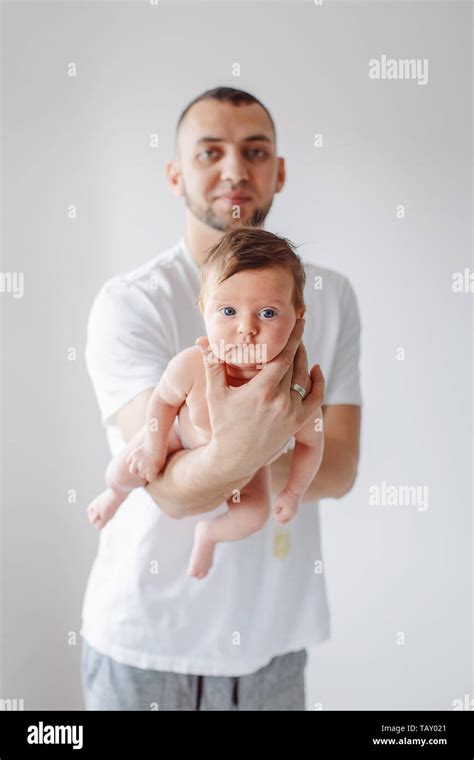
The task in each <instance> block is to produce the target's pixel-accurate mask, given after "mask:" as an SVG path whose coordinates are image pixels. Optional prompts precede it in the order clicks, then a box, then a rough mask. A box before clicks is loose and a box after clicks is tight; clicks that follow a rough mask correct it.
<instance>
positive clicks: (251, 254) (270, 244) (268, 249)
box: [199, 227, 306, 311]
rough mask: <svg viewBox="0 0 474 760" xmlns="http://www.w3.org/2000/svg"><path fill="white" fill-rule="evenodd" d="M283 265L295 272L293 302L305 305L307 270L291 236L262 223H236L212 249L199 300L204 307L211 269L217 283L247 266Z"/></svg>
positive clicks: (202, 274) (201, 275) (201, 276)
mask: <svg viewBox="0 0 474 760" xmlns="http://www.w3.org/2000/svg"><path fill="white" fill-rule="evenodd" d="M275 267H281V268H282V269H285V270H286V271H287V272H290V274H292V275H293V280H294V287H293V296H292V302H293V306H294V308H295V311H298V310H300V309H302V308H304V307H305V302H304V286H305V282H306V273H305V270H304V265H303V262H302V260H301V258H300V256H298V254H297V253H296V251H295V246H294V245H293V243H292V242H291V241H290V240H288V239H287V238H284V237H280V236H279V235H275V234H273V232H268V231H267V230H263V229H261V228H259V227H235V228H233V229H231V230H229V231H228V232H226V233H225V234H224V235H223V236H222V237H221V239H220V240H219V242H218V243H216V245H214V246H212V248H210V249H209V253H208V255H207V257H206V259H205V260H204V262H203V263H202V265H201V267H200V270H199V286H200V295H199V302H200V304H201V308H202V310H204V303H205V296H206V284H207V282H208V278H209V274H210V273H211V271H212V272H213V273H214V274H215V276H216V280H217V283H221V282H224V281H225V280H228V279H229V277H232V275H234V274H237V272H243V271H245V270H247V269H273V268H275Z"/></svg>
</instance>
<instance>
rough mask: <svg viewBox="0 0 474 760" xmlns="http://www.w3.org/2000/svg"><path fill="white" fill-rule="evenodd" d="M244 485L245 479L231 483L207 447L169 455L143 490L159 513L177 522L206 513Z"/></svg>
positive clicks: (227, 470) (232, 479)
mask: <svg viewBox="0 0 474 760" xmlns="http://www.w3.org/2000/svg"><path fill="white" fill-rule="evenodd" d="M248 481H249V478H248V477H246V478H244V479H242V478H240V479H235V477H234V476H233V474H232V471H231V468H229V467H224V466H223V463H222V461H219V460H218V458H217V456H216V453H215V451H214V449H213V448H212V446H210V445H207V446H200V447H198V448H196V449H185V450H182V451H177V452H176V453H174V454H172V455H171V456H170V457H169V458H168V460H167V462H166V466H165V468H164V470H163V471H162V472H161V473H160V474H159V475H158V477H157V478H156V479H155V480H154V481H153V482H152V483H149V484H148V485H147V486H146V490H147V491H148V493H149V494H150V496H152V498H153V499H154V500H155V501H156V503H157V504H158V506H159V507H160V509H162V510H163V512H165V513H166V514H167V515H168V516H169V517H173V518H176V519H179V518H181V517H190V516H192V515H197V514H200V513H202V512H210V511H211V510H213V509H215V508H216V507H218V506H219V505H220V504H222V503H223V502H224V501H226V499H228V498H229V497H230V496H232V494H233V492H234V491H235V490H239V491H240V490H241V489H242V488H243V487H244V485H245V484H246V483H248Z"/></svg>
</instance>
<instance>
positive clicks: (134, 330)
mask: <svg viewBox="0 0 474 760" xmlns="http://www.w3.org/2000/svg"><path fill="white" fill-rule="evenodd" d="M168 333H169V330H168ZM172 356H173V351H172V349H171V346H170V342H169V339H168V338H167V331H166V330H165V327H164V325H163V324H162V321H161V318H160V315H159V312H158V311H157V309H156V307H155V306H154V305H153V304H152V303H151V301H150V300H149V298H148V297H147V294H146V293H145V292H143V291H142V290H140V289H139V288H137V287H136V286H134V285H131V284H129V283H127V282H123V281H112V282H108V283H106V284H105V285H104V286H103V287H102V289H101V290H100V291H99V293H98V295H97V296H96V298H95V300H94V303H93V305H92V308H91V311H90V314H89V319H88V324H87V340H86V349H85V361H86V367H87V371H88V373H89V377H90V379H91V381H92V385H93V387H94V392H95V395H96V398H97V402H98V404H99V408H100V413H101V419H102V423H103V424H104V426H105V425H107V424H108V423H110V422H111V421H112V420H113V417H114V415H115V414H116V412H117V411H118V410H119V409H120V408H121V407H122V406H124V404H126V403H127V402H128V401H131V399H133V398H134V397H135V396H137V395H138V394H139V393H141V392H142V391H144V390H145V389H146V388H150V387H151V386H155V385H156V384H157V383H158V381H159V379H160V377H161V375H162V374H163V372H164V370H165V369H166V367H167V365H168V362H169V361H170V359H171V358H172Z"/></svg>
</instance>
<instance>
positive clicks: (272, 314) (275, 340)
mask: <svg viewBox="0 0 474 760" xmlns="http://www.w3.org/2000/svg"><path fill="white" fill-rule="evenodd" d="M293 287H294V285H293V280H292V277H291V275H289V274H288V273H287V272H285V271H284V270H282V269H281V268H278V267H277V268H274V269H272V270H266V269H265V270H258V271H255V270H251V271H246V272H240V273H238V274H236V275H234V276H233V277H231V278H229V279H228V280H227V281H226V282H225V283H224V284H220V285H217V284H216V283H210V284H209V287H206V293H207V300H206V306H205V307H204V309H203V313H204V318H205V322H206V327H207V331H208V335H209V336H210V337H212V338H213V340H214V341H215V343H213V344H212V345H213V346H214V350H213V351H211V352H210V353H213V355H214V358H215V360H216V361H222V362H223V363H224V366H225V371H226V376H227V381H228V386H229V388H232V389H235V388H239V387H241V386H242V385H244V384H247V383H248V382H250V381H251V379H252V378H253V377H255V376H256V375H257V374H258V373H260V372H261V371H262V368H264V366H265V365H257V364H255V363H254V360H255V355H256V348H257V347H258V348H260V349H262V348H263V347H264V348H265V354H266V355H267V356H268V358H269V359H270V360H271V359H273V358H274V357H275V355H278V354H279V353H280V351H281V349H282V347H284V346H285V345H286V342H287V340H288V337H289V334H290V333H291V331H292V330H293V328H294V326H295V322H296V314H295V309H294V306H293V303H292V294H293ZM222 301H225V302H226V303H227V304H228V305H227V306H226V307H225V309H224V310H223V309H222V308H221V309H217V308H216V304H218V303H221V302H222ZM274 302H277V303H278V304H279V307H278V309H275V308H270V307H268V304H270V303H274ZM230 304H232V305H230ZM265 304H267V306H265ZM223 311H225V312H231V314H230V315H229V314H228V313H227V314H223V313H222V312H223ZM234 312H235V315H234ZM303 312H304V309H300V310H299V312H298V313H300V314H302V313H303ZM201 346H202V348H205V349H206V348H208V346H209V340H208V339H199V340H198V345H197V346H195V347H190V348H187V349H185V350H184V351H181V352H180V353H179V354H178V355H177V356H176V357H174V359H173V360H172V361H171V362H170V363H169V365H168V367H167V369H166V371H165V372H164V374H163V375H162V377H161V380H160V382H159V384H158V386H157V387H156V388H155V390H154V392H153V394H152V396H151V398H150V400H149V402H148V407H147V422H146V425H145V426H144V427H143V428H142V429H141V430H140V431H139V433H138V434H137V435H136V436H134V438H133V439H132V441H131V442H130V443H129V444H128V445H127V446H126V448H125V450H123V451H121V452H120V453H119V454H118V455H117V457H115V458H114V460H113V461H112V462H111V464H110V465H109V468H108V470H107V475H106V482H107V485H108V488H107V490H106V491H105V492H104V493H103V494H101V495H100V496H99V497H98V498H97V499H95V500H94V501H93V502H92V504H91V505H90V507H89V510H88V512H89V519H90V520H91V522H92V523H93V524H95V525H96V526H97V527H99V528H100V527H103V526H104V525H105V524H106V522H107V521H108V520H109V519H110V518H111V517H112V516H113V514H114V513H115V511H116V510H117V508H118V507H119V506H120V504H121V503H122V502H123V500H124V499H125V498H126V497H127V495H128V493H129V492H130V490H131V489H132V488H135V487H140V486H143V485H145V484H146V483H147V482H151V481H152V480H153V479H154V478H155V477H156V476H157V475H158V473H159V472H160V471H161V469H162V468H163V466H164V464H165V462H166V459H167V457H168V456H169V455H170V454H171V453H173V452H175V451H178V450H179V449H180V448H181V445H180V440H179V438H178V437H177V434H176V431H175V430H174V429H173V423H174V422H175V420H176V417H177V416H178V417H179V431H180V434H181V436H182V437H184V440H185V441H187V442H188V446H189V447H193V448H194V447H196V446H200V445H203V444H204V445H205V444H207V443H208V442H209V441H210V439H211V427H210V418H209V410H208V405H207V400H206V374H205V368H204V366H203V361H202V353H201ZM219 348H220V350H221V351H222V352H224V351H225V353H223V355H222V356H220V355H219ZM250 349H252V350H250ZM267 352H268V354H267ZM305 389H306V390H307V391H308V392H309V391H310V390H311V380H310V378H309V377H308V378H307V381H306V383H305ZM321 391H322V389H321ZM293 392H294V391H293ZM321 420H322V412H321V409H320V408H319V409H318V410H317V411H316V413H315V417H314V419H311V420H308V421H307V422H305V424H304V425H303V426H302V428H301V429H300V430H298V431H297V432H296V434H295V441H296V445H295V451H294V454H293V460H292V465H291V470H290V473H289V477H288V482H287V483H286V484H285V486H284V488H283V490H282V491H281V493H280V494H279V495H278V497H277V499H276V502H275V505H274V509H273V515H274V517H275V519H276V520H277V521H278V522H281V523H284V522H287V521H288V520H290V519H291V518H292V517H293V516H294V514H295V513H296V510H297V509H298V506H299V503H300V500H301V498H302V496H303V494H304V492H305V491H306V489H307V488H308V486H309V484H310V483H311V482H312V480H313V478H314V476H315V473H316V472H317V470H318V468H319V466H320V464H321V459H322V452H323V447H324V438H323V432H322V426H316V425H315V423H316V421H318V422H321ZM241 424H242V425H245V424H246V421H245V420H241ZM234 453H235V452H234ZM281 453H282V451H281V449H280V450H279V451H277V452H276V453H274V455H273V456H272V457H271V459H270V460H269V461H268V462H267V463H266V464H265V465H264V466H263V467H261V468H260V469H259V470H258V471H257V472H256V473H255V475H254V476H253V477H252V478H251V480H250V481H249V482H248V483H247V484H246V485H245V486H244V488H243V489H241V490H240V491H238V492H237V493H235V492H234V493H233V494H232V497H230V498H228V499H227V506H228V511H227V513H225V514H222V515H220V516H218V517H216V518H214V519H213V520H201V521H199V523H198V524H197V526H196V529H195V540H194V546H193V550H192V553H191V558H190V561H189V566H188V570H187V573H188V575H190V576H194V577H196V578H198V579H202V578H204V577H205V576H206V575H207V574H208V572H209V570H210V568H211V566H212V561H213V556H214V549H215V546H216V544H217V543H219V542H221V541H236V540H240V539H242V538H245V537H247V536H249V535H251V533H254V532H256V531H258V530H260V529H261V528H262V527H263V525H264V524H265V522H266V521H267V519H268V516H269V513H270V467H269V465H270V464H271V463H272V462H273V461H275V460H276V459H277V458H278V457H279V456H280V454H281ZM232 458H234V457H232ZM230 464H231V463H230Z"/></svg>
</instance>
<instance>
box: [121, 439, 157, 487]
mask: <svg viewBox="0 0 474 760" xmlns="http://www.w3.org/2000/svg"><path fill="white" fill-rule="evenodd" d="M165 461H166V456H163V454H161V453H158V452H156V451H151V449H148V448H146V446H145V445H144V444H141V446H137V448H136V449H133V451H131V452H130V454H129V455H128V457H127V464H128V466H129V467H128V471H129V472H130V474H131V475H139V476H140V477H141V478H144V479H145V480H147V481H148V482H149V483H151V481H152V480H154V479H155V478H156V476H157V475H158V473H159V472H160V471H161V470H162V469H163V467H164V464H165Z"/></svg>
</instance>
